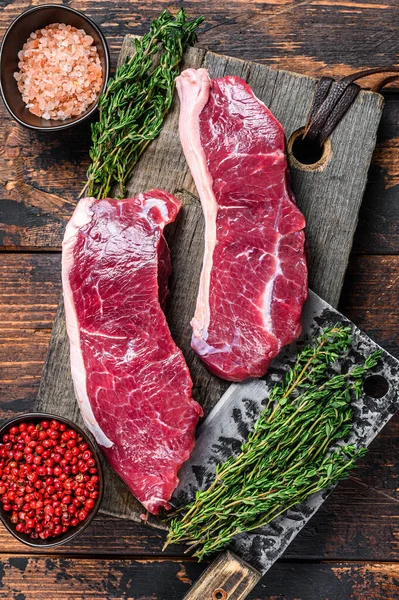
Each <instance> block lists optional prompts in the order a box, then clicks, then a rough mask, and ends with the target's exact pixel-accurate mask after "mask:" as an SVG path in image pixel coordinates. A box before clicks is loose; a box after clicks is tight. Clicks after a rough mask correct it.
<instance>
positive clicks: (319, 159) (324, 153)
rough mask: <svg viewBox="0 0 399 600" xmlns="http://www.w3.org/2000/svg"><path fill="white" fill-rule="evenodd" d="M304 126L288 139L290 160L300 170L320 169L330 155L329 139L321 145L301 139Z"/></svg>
mask: <svg viewBox="0 0 399 600" xmlns="http://www.w3.org/2000/svg"><path fill="white" fill-rule="evenodd" d="M303 131H304V127H301V128H300V129H297V130H296V131H294V133H293V134H292V135H291V137H290V139H289V140H288V154H289V157H290V162H291V165H292V166H293V167H295V168H296V169H301V170H302V171H322V170H323V169H324V167H325V166H326V164H327V163H328V161H329V160H330V158H331V156H332V146H331V140H330V139H328V140H327V141H326V142H324V144H323V145H322V146H319V144H318V143H317V142H314V141H312V140H308V139H306V138H305V139H302V134H303Z"/></svg>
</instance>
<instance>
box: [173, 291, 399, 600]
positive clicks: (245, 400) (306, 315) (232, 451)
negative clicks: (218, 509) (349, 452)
mask: <svg viewBox="0 0 399 600" xmlns="http://www.w3.org/2000/svg"><path fill="white" fill-rule="evenodd" d="M335 324H339V325H343V326H347V325H349V326H350V327H351V329H352V336H353V343H352V346H351V348H350V350H349V352H348V355H347V356H346V357H345V358H344V360H343V364H342V365H341V367H342V368H343V369H348V368H351V367H353V366H356V365H357V364H360V363H362V362H363V361H364V359H365V358H366V357H367V356H368V355H369V354H371V353H372V352H374V351H375V350H382V357H381V361H380V363H379V365H378V366H377V367H376V369H374V371H373V373H372V375H373V381H374V383H379V384H380V390H379V392H375V391H374V392H373V396H377V395H378V396H380V397H372V396H371V395H369V394H370V393H371V391H369V394H367V393H366V392H364V393H363V395H362V396H361V397H360V398H359V400H357V401H356V402H355V401H354V402H353V408H354V431H353V434H352V435H351V437H350V438H349V440H348V443H353V444H355V445H356V446H357V447H364V446H368V445H369V444H370V443H371V442H372V440H373V439H374V438H375V437H376V435H377V434H378V432H379V431H380V430H381V429H382V427H383V426H384V425H385V424H386V423H387V422H388V421H389V419H390V418H391V417H392V416H393V415H394V414H395V412H396V411H397V410H398V408H399V361H398V360H396V359H395V358H394V357H393V356H391V355H390V354H389V353H388V352H386V351H385V350H383V349H381V348H380V347H379V346H378V345H377V344H376V343H375V342H373V341H372V340H371V339H370V338H369V337H368V336H367V335H366V334H365V333H363V332H362V331H360V329H358V328H357V327H356V326H355V325H354V324H353V323H351V322H350V321H349V320H348V319H347V318H346V317H344V316H343V315H342V314H341V313H340V312H338V311H337V310H336V309H334V308H333V307H332V306H330V305H329V304H328V303H327V302H325V301H324V300H322V299H321V298H320V297H319V296H318V295H317V294H315V293H314V292H312V291H310V290H309V297H308V299H307V301H306V303H305V306H304V311H303V317H302V335H301V337H300V338H299V339H298V340H296V341H295V342H294V343H293V344H291V345H290V346H288V347H286V348H285V349H283V351H282V352H281V353H280V354H279V356H278V357H277V358H276V359H275V360H274V361H273V362H272V364H271V365H270V368H269V371H268V373H267V374H266V376H265V377H264V378H263V379H253V380H247V381H245V382H243V383H239V384H232V385H231V386H230V387H229V388H228V390H227V391H226V392H225V394H224V395H223V396H222V397H221V399H220V400H219V402H218V403H217V404H216V406H215V407H214V408H213V410H212V411H211V412H210V413H209V415H208V416H207V418H206V419H205V420H204V421H203V423H202V424H201V426H200V427H199V429H198V434H197V442H196V446H195V448H194V450H193V452H192V454H191V456H190V458H189V460H188V461H187V462H186V463H184V465H183V466H182V468H181V469H180V471H179V479H180V484H179V486H178V488H177V489H176V491H175V493H174V496H173V499H172V504H173V505H174V506H175V507H178V506H181V505H183V504H186V503H187V502H189V501H190V500H192V499H193V498H194V496H195V493H196V491H197V490H200V489H205V488H206V487H208V485H209V484H210V483H211V482H212V480H213V479H214V477H215V471H216V465H217V464H219V463H220V462H224V461H225V460H226V459H228V458H229V457H230V456H231V455H236V454H238V453H239V451H240V447H241V444H242V443H243V442H244V441H245V440H246V438H247V436H248V434H249V432H250V431H251V429H252V428H253V426H254V424H255V421H256V419H257V418H258V416H259V414H260V413H261V411H262V409H263V406H264V405H265V401H266V399H267V398H268V396H269V392H270V390H271V389H272V387H273V386H274V385H275V384H276V383H277V382H280V381H281V380H282V378H283V377H284V374H285V373H286V371H287V370H288V368H289V367H290V366H292V365H293V363H294V362H295V356H296V353H297V351H299V350H300V349H301V348H302V347H303V346H304V344H305V343H307V342H308V341H309V340H312V339H315V338H316V337H317V336H318V335H319V334H320V332H321V330H322V329H324V328H325V327H330V326H333V325H335ZM376 375H377V376H378V378H376V377H375V376H376ZM365 389H366V391H367V382H366V384H365ZM330 492H331V490H325V491H322V492H319V493H316V494H314V495H313V496H311V497H310V498H308V500H307V501H305V502H304V503H302V504H300V505H298V506H296V507H294V508H292V509H290V510H288V511H287V512H286V513H285V514H283V515H282V516H280V517H278V518H276V519H275V520H274V521H273V522H272V523H270V524H269V525H267V526H265V527H262V528H259V529H257V530H255V531H253V532H251V533H246V534H240V535H239V536H237V537H236V538H235V539H234V541H233V542H232V543H231V544H230V546H229V552H225V553H224V554H225V555H229V556H230V560H231V557H234V558H237V557H238V559H242V560H243V561H245V562H246V563H248V565H247V566H250V568H251V567H252V569H253V570H254V571H255V570H256V572H257V573H258V574H259V577H258V579H259V578H260V576H261V575H264V574H265V573H266V572H267V571H268V570H269V569H270V567H271V566H272V565H273V563H274V562H275V561H276V560H277V559H278V558H279V557H280V556H281V555H282V554H283V552H284V551H285V549H286V548H287V546H288V545H289V544H290V542H292V540H293V539H294V538H295V536H296V535H297V534H298V532H299V531H300V530H301V529H302V527H304V525H305V524H306V523H307V522H308V521H309V519H310V518H311V517H312V516H313V515H314V514H315V512H316V511H317V510H318V508H319V507H320V506H321V504H322V503H323V502H324V500H325V499H326V498H327V496H328V495H329V493H330ZM230 551H232V552H234V554H235V555H236V556H235V555H233V554H232V552H230ZM226 560H227V559H226ZM210 568H211V567H210ZM206 574H207V571H205V574H204V575H203V576H202V577H201V580H204V578H206ZM199 583H200V582H199ZM255 583H256V581H255ZM197 585H198V583H197V584H196V586H195V588H196V587H197ZM252 587H253V586H252ZM193 589H194V588H193ZM200 589H202V588H198V590H200ZM203 589H204V590H205V589H207V588H205V587H204V588H203ZM248 591H249V590H248ZM190 594H191V593H189V594H188V596H186V598H191V597H192V598H195V597H197V596H191V595H190ZM199 597H200V596H198V598H199ZM210 597H212V596H210ZM226 597H228V598H229V600H230V599H231V600H233V599H235V598H240V599H241V598H245V597H246V593H245V595H234V594H233V595H228V596H226Z"/></svg>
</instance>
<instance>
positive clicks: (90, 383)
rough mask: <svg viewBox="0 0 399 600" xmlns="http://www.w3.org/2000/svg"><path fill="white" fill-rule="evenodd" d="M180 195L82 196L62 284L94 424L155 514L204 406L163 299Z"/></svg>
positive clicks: (78, 381)
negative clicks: (168, 232) (168, 234)
mask: <svg viewBox="0 0 399 600" xmlns="http://www.w3.org/2000/svg"><path fill="white" fill-rule="evenodd" d="M179 209H180V203H179V201H178V200H177V199H176V198H175V197H174V196H171V195H170V194H167V193H166V192H163V191H161V190H152V191H150V192H146V193H145V194H140V195H139V196H137V198H128V199H127V200H111V199H105V200H95V199H94V198H85V199H83V200H81V201H80V202H79V204H78V206H77V208H76V210H75V212H74V214H73V216H72V219H71V220H70V222H69V223H68V226H67V228H66V232H65V238H64V243H63V253H62V281H63V290H64V301H65V313H66V321H67V330H68V335H69V339H70V347H71V369H72V378H73V383H74V387H75V393H76V397H77V399H78V402H79V405H80V409H81V412H82V415H83V418H84V420H85V422H86V425H87V427H88V428H89V429H90V431H91V432H92V433H93V435H94V436H95V438H96V440H97V442H98V443H99V444H100V446H101V447H102V450H103V451H104V453H105V455H106V457H107V459H108V461H109V462H110V464H111V465H112V467H113V468H114V469H115V471H116V472H117V473H118V474H119V475H120V477H122V479H123V480H124V481H125V482H126V484H127V485H128V486H129V488H130V490H131V491H132V492H133V494H134V495H135V496H136V497H137V498H138V499H139V500H140V502H142V504H143V505H144V506H145V507H146V508H147V510H148V511H149V512H151V513H153V514H156V513H157V512H158V511H159V508H160V507H161V506H163V507H165V508H169V503H168V500H169V499H170V497H171V495H172V492H173V490H174V489H175V487H176V486H177V484H178V478H177V472H178V470H179V468H180V466H181V465H182V463H183V462H184V461H185V460H186V459H187V458H188V457H189V455H190V452H191V450H192V448H193V447H194V439H195V437H194V436H195V427H196V424H197V421H198V418H199V416H200V415H201V414H202V411H201V407H200V406H199V404H197V403H196V402H195V401H194V400H193V399H192V397H191V388H192V382H191V378H190V373H189V371H188V368H187V365H186V363H185V361H184V358H183V355H182V353H181V351H180V350H179V348H177V347H176V345H175V343H174V342H173V340H172V338H171V335H170V332H169V329H168V325H167V323H166V320H165V316H164V314H163V312H162V309H161V306H160V302H161V303H164V301H165V299H166V295H167V279H168V276H169V274H170V269H171V267H170V258H169V249H168V246H167V243H166V241H165V239H164V237H163V234H162V231H163V228H164V226H165V225H166V224H167V223H170V222H171V221H174V219H175V217H176V215H177V213H178V211H179Z"/></svg>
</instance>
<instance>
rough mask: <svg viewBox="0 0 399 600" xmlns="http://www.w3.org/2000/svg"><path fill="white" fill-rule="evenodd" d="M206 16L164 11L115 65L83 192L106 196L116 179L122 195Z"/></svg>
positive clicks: (95, 127)
mask: <svg viewBox="0 0 399 600" xmlns="http://www.w3.org/2000/svg"><path fill="white" fill-rule="evenodd" d="M202 21H203V17H198V18H197V19H189V18H188V17H187V15H186V13H185V12H184V10H183V9H180V10H179V12H178V13H177V15H176V17H174V16H173V15H172V14H170V13H169V12H167V11H163V12H162V13H161V15H160V16H159V17H158V19H156V20H154V21H152V23H151V25H150V31H149V32H148V33H147V34H146V35H144V36H143V37H142V38H141V39H136V40H134V41H133V43H134V46H135V54H134V55H133V56H131V57H130V58H128V59H127V60H126V62H125V63H124V64H122V65H121V66H120V67H119V68H118V69H117V71H116V73H115V76H114V78H113V79H110V80H109V82H108V85H107V89H106V91H105V93H104V94H103V95H102V96H101V98H100V101H99V120H98V122H96V123H93V125H92V128H91V133H92V146H91V149H90V158H91V164H90V166H89V169H88V171H87V182H86V185H85V187H84V188H83V190H82V193H81V195H83V194H84V193H88V195H90V196H95V197H97V198H104V197H106V196H108V195H109V193H110V190H111V188H112V187H113V186H114V185H116V186H117V187H118V194H119V196H120V197H123V196H124V194H125V185H126V182H127V180H128V179H129V177H130V175H131V173H132V169H133V167H134V165H135V164H136V162H137V161H138V159H139V157H140V156H141V154H142V153H143V151H144V150H145V148H146V147H147V146H148V144H149V143H150V141H151V140H153V139H154V138H155V137H156V136H157V135H158V134H159V132H160V131H161V127H162V124H163V121H164V117H165V115H166V113H167V111H168V110H169V108H170V106H171V104H172V99H173V91H174V86H175V79H176V76H177V75H178V74H179V65H180V63H181V60H182V58H183V54H184V52H185V50H186V49H187V48H188V46H190V45H192V44H193V43H194V42H195V40H196V33H197V30H198V27H199V25H200V24H201V23H202ZM155 55H156V56H155Z"/></svg>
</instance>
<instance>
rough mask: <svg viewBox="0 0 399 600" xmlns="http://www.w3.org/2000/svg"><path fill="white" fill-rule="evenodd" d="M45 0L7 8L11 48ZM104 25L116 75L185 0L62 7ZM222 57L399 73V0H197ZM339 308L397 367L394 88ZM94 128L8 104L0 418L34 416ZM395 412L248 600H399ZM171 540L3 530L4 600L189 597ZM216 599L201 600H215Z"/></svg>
mask: <svg viewBox="0 0 399 600" xmlns="http://www.w3.org/2000/svg"><path fill="white" fill-rule="evenodd" d="M35 4H40V2H37V1H36V0H34V1H33V2H27V1H19V0H12V1H9V2H7V1H5V0H0V37H1V36H2V35H3V33H4V31H5V28H6V27H7V25H8V24H9V22H10V21H11V20H12V19H13V18H14V17H16V16H17V15H18V14H19V13H20V12H21V11H22V10H23V9H25V8H27V7H28V6H30V5H35ZM65 4H69V5H71V6H73V7H74V8H77V9H79V10H83V11H85V12H86V13H87V14H88V15H89V16H90V17H92V18H93V19H94V20H95V21H96V22H97V23H98V24H99V25H100V26H101V27H102V29H103V30H104V32H105V34H106V36H107V39H108V41H109V44H110V48H111V53H112V58H113V64H115V63H116V58H117V55H118V52H119V50H120V47H121V43H122V40H123V37H124V35H125V34H127V33H136V34H142V33H144V32H145V31H146V30H147V28H148V24H149V21H150V19H152V18H154V17H155V16H157V15H158V14H159V12H160V11H161V10H162V9H163V8H171V7H172V6H173V3H171V2H169V1H168V2H166V1H165V0H155V1H152V2H144V1H143V0H141V1H137V2H136V1H129V0H120V1H119V2H111V1H108V2H107V1H106V0H86V1H83V0H72V1H71V2H65ZM179 4H182V5H184V7H185V8H186V10H187V11H188V12H189V13H190V14H192V15H198V14H201V13H202V14H204V15H205V17H206V23H205V25H204V26H203V30H202V33H201V37H200V42H201V44H203V45H204V46H206V47H207V48H209V49H210V50H213V51H216V52H220V53H224V54H228V55H231V56H236V57H239V58H246V59H250V60H257V61H259V62H262V63H264V64H268V65H272V66H276V67H279V68H283V69H289V70H293V71H297V72H299V73H305V74H308V75H313V76H316V77H318V76H320V75H330V74H332V75H335V76H337V77H339V76H342V75H346V74H349V73H351V72H352V71H354V70H360V69H361V68H367V67H373V66H383V65H386V66H390V65H394V64H398V62H397V61H398V56H397V54H398V49H399V38H398V30H399V4H398V3H397V0H386V1H385V0H363V1H360V0H359V1H352V0H265V1H263V0H232V1H230V2H229V3H226V2H221V0H205V1H204V0H201V1H195V0H194V1H191V2H180V3H179ZM398 87H399V86H398ZM385 98H386V107H385V110H384V114H383V118H382V122H381V126H380V131H379V139H378V145H377V148H376V151H375V154H374V158H373V162H372V166H371V169H370V174H369V182H368V185H367V190H366V194H365V198H364V202H363V206H362V210H361V215H360V220H359V225H358V229H357V233H356V237H355V242H354V246H353V252H352V255H351V260H350V264H349V268H348V273H347V278H346V283H345V289H344V292H343V295H342V298H341V304H340V308H341V310H342V311H343V312H344V313H345V314H346V315H347V316H348V317H350V318H351V319H352V320H353V321H354V322H355V323H356V324H357V325H359V326H360V327H362V328H363V329H364V330H365V331H366V332H367V333H369V335H371V336H372V337H373V338H374V339H375V340H376V341H377V342H379V343H380V344H381V345H382V346H384V347H385V348H386V349H387V350H389V351H391V352H392V353H393V354H394V355H396V356H399V350H398V346H397V341H398V336H397V331H398V326H399V314H398V313H399V310H398V304H399V302H398V299H399V294H398V281H399V228H398V225H399V203H398V200H399V151H398V147H399V92H398V89H396V90H395V87H394V86H392V87H390V88H389V89H388V90H387V91H386V93H385ZM89 139H90V138H89V127H88V125H87V124H86V125H83V126H81V127H80V128H78V129H74V130H73V131H71V132H68V133H62V134H61V135H58V134H45V135H44V134H36V133H30V132H28V131H27V130H23V129H22V128H20V127H19V126H17V125H16V124H15V123H14V122H13V121H12V120H11V118H10V117H9V115H8V113H7V112H6V110H5V108H4V107H3V105H1V106H0V174H1V178H0V250H1V252H0V353H1V354H0V387H1V391H0V419H3V418H8V417H11V416H14V415H17V414H20V413H22V412H26V411H28V410H30V409H31V408H32V407H33V403H34V399H35V396H36V393H37V389H38V385H39V380H40V374H41V370H42V367H43V361H44V358H45V355H46V350H47V345H48V342H49V338H50V333H51V327H52V321H53V319H54V316H55V312H56V308H57V305H58V300H59V296H60V291H61V286H60V253H59V251H60V244H61V239H62V234H63V230H64V227H65V224H66V221H67V220H68V218H69V216H70V214H71V212H72V210H73V207H74V205H75V202H76V197H77V194H78V192H79V191H80V189H81V182H82V181H83V178H84V173H85V169H86V167H87V164H88V148H89ZM398 455H399V416H398V417H397V418H394V419H393V420H392V421H391V422H390V424H389V425H388V426H387V427H386V428H385V429H384V431H383V432H382V434H381V435H380V436H379V437H378V439H377V440H376V441H375V442H374V443H373V444H372V446H371V448H370V452H369V454H368V456H367V457H366V458H365V459H364V460H363V461H362V463H361V465H360V467H359V468H358V469H357V471H356V472H354V474H353V475H352V476H351V478H350V479H349V480H348V481H346V482H343V483H341V484H340V485H339V486H338V488H337V489H336V490H335V491H334V493H333V494H332V495H331V496H330V498H329V499H328V501H327V502H326V503H325V504H324V505H323V507H322V508H321V509H320V510H319V512H318V513H317V515H316V516H315V517H314V518H313V519H312V521H311V522H310V524H309V525H308V526H307V527H306V528H305V530H304V531H303V532H302V533H301V534H300V535H299V536H298V537H297V539H296V540H295V542H294V543H293V544H292V545H291V546H290V548H289V550H288V551H287V552H286V554H285V555H284V558H283V559H282V560H280V561H279V562H278V564H276V565H275V566H274V567H273V569H272V570H271V571H270V572H269V574H268V575H267V576H266V578H265V579H264V580H263V581H262V583H261V584H260V585H259V586H258V587H257V588H256V589H255V590H254V591H253V593H252V594H251V596H250V598H251V599H252V600H255V599H257V600H266V599H270V600H294V599H295V600H348V599H349V598H352V599H354V600H388V599H389V600H393V599H396V598H399V525H398V523H399V465H398ZM163 539H164V535H163V533H162V532H160V531H157V530H154V529H150V528H147V527H145V526H143V525H138V524H134V523H131V522H128V521H122V520H118V519H115V518H111V517H104V516H99V517H98V518H96V519H95V521H94V523H93V524H92V525H91V526H90V527H89V528H88V530H87V531H86V532H85V533H84V534H83V536H82V537H80V538H79V539H78V540H77V541H76V542H74V543H72V544H70V545H68V546H64V547H63V546H61V547H59V548H56V549H54V550H52V551H47V552H46V553H42V552H36V551H31V550H28V549H27V548H26V547H25V546H22V545H21V544H19V543H18V542H16V541H15V540H14V539H13V538H12V537H11V536H10V535H9V534H8V533H7V532H6V530H5V529H4V527H2V526H1V525H0V599H2V600H4V599H7V600H8V599H15V600H40V599H42V598H43V599H44V598H47V599H53V598H57V599H58V600H64V599H68V600H72V599H73V600H79V599H80V598H82V599H83V598H84V599H86V598H91V599H114V598H120V599H122V598H123V599H132V600H133V599H134V600H147V599H151V600H180V599H181V598H182V597H183V595H184V593H185V592H186V591H187V590H188V587H189V585H190V583H191V582H194V580H195V579H196V578H197V577H198V576H199V574H200V573H201V572H202V570H203V569H204V565H199V564H197V563H196V562H195V561H193V560H191V559H189V558H187V557H184V555H183V548H182V547H178V546H173V547H169V548H168V550H167V552H166V553H165V554H161V548H162V544H163ZM204 600H205V599H204Z"/></svg>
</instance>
